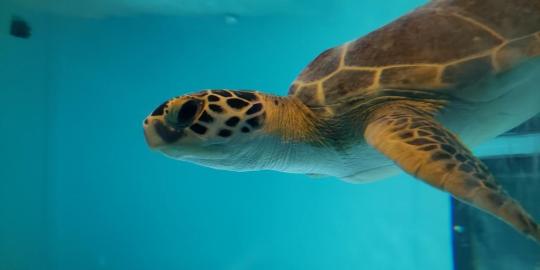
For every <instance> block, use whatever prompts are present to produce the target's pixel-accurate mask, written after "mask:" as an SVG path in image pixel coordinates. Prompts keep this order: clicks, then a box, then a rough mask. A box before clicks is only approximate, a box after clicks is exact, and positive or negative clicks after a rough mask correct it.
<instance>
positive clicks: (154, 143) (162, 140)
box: [143, 116, 185, 149]
mask: <svg viewBox="0 0 540 270" xmlns="http://www.w3.org/2000/svg"><path fill="white" fill-rule="evenodd" d="M143 130H144V138H145V139H146V143H147V144H148V146H149V147H150V148H151V149H159V148H161V147H163V146H166V145H169V144H172V143H174V142H176V141H178V140H180V139H181V138H182V137H184V136H185V133H184V131H183V130H177V129H174V128H170V127H168V126H166V125H165V124H164V123H163V121H162V120H160V119H156V118H153V117H151V116H150V117H148V118H147V119H145V121H144V124H143Z"/></svg>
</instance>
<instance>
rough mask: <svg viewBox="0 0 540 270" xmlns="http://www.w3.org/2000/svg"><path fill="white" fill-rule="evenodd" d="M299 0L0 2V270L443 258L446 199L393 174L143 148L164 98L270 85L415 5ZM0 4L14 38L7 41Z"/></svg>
mask: <svg viewBox="0 0 540 270" xmlns="http://www.w3.org/2000/svg"><path fill="white" fill-rule="evenodd" d="M313 3H314V4H313V10H311V11H310V12H298V13H295V12H292V13H291V14H275V15H273V14H266V15H264V16H262V15H261V16H255V15H254V16H245V15H242V16H235V15H234V14H218V15H197V16H187V15H184V16H172V15H170V16H158V15H138V16H119V17H109V18H76V17H69V16H59V15H50V14H42V13H39V12H37V11H31V10H18V9H16V8H13V7H10V6H7V4H6V6H5V7H2V4H1V3H0V10H3V13H2V15H3V16H2V17H0V19H1V20H2V22H1V23H0V26H1V27H2V28H1V32H0V131H1V133H0V149H1V150H0V151H1V153H2V155H0V164H1V169H0V269H1V270H4V269H9V270H11V269H66V270H74V269H77V270H84V269H131V270H136V269H163V270H165V269H182V270H184V269H186V270H187V269H198V270H202V269H231V270H232V269H258V270H263V269H313V270H315V269H404V270H407V269H439V270H445V269H451V268H452V262H451V256H452V254H451V243H450V242H451V239H450V238H451V237H450V214H449V198H448V196H447V195H445V194H443V193H441V192H439V191H436V190H434V189H432V188H430V187H428V186H426V185H424V184H422V183H420V182H418V181H416V180H413V179H411V178H410V177H408V176H405V175H401V176H399V177H395V178H393V179H390V180H386V181H381V182H375V183H372V184H367V185H352V184H348V183H344V182H341V181H339V180H337V179H311V178H308V177H306V176H302V175H291V174H282V173H275V172H250V173H236V172H225V171H217V170H212V169H208V168H203V167H199V166H196V165H192V164H188V163H182V162H178V161H174V160H170V159H167V158H165V157H163V156H161V155H159V154H158V153H155V152H151V151H150V150H149V149H148V148H147V146H146V145H145V142H144V138H143V135H142V128H141V122H142V120H143V119H144V117H145V116H146V115H147V114H149V113H150V112H151V111H152V110H153V109H154V108H155V107H156V106H157V105H158V104H160V103H161V102H162V101H164V100H166V99H168V98H170V97H172V96H177V95H180V94H183V93H188V92H191V91H195V90H198V89H202V88H220V87H226V88H242V89H259V90H263V91H267V92H271V93H275V94H282V95H285V94H286V92H287V89H288V85H289V83H290V82H291V81H292V80H293V79H294V77H295V76H296V75H297V74H298V73H299V72H300V70H301V69H302V68H303V67H304V65H306V64H307V63H308V62H309V61H310V60H311V59H312V58H314V57H315V56H317V54H318V53H319V52H321V51H322V50H323V49H326V48H328V47H332V46H336V45H339V44H341V43H343V42H346V41H348V40H351V39H354V38H356V37H358V36H361V35H363V34H366V33H368V32H369V31H371V30H374V29H376V28H378V27H380V26H381V25H383V24H385V23H387V22H389V21H391V20H393V19H395V18H396V17H398V16H400V15H402V14H404V13H405V12H407V11H410V10H411V9H413V8H414V7H416V6H418V5H420V4H422V3H423V1H417V0H414V1H413V0H408V1H403V0H391V1H384V2H379V1H352V0H351V1H345V0H344V1H335V2H329V1H320V2H318V1H317V2H313ZM81 8H84V7H81ZM11 10H13V12H16V13H18V14H22V15H24V18H25V19H26V20H28V21H29V23H30V24H31V26H32V32H33V35H32V37H31V38H30V39H15V38H13V37H11V36H9V35H8V33H7V30H6V29H7V25H8V22H9V19H10V17H9V15H10V12H11Z"/></svg>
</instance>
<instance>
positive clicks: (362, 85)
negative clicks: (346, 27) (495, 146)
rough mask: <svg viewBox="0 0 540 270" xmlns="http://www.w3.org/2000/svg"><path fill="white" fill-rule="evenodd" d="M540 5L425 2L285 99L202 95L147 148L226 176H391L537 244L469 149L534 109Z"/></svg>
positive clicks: (150, 135) (521, 214)
mask: <svg viewBox="0 0 540 270" xmlns="http://www.w3.org/2000/svg"><path fill="white" fill-rule="evenodd" d="M539 55H540V0H512V1H508V0H440V1H431V2H429V3H427V4H426V5H424V6H422V7H420V8H418V9H416V10H414V11H413V12H411V13H409V14H407V15H405V16H403V17H401V18H399V19H397V20H396V21H394V22H392V23H390V24H388V25H386V26H384V27H382V28H380V29H378V30H376V31H374V32H372V33H370V34H368V35H366V36H364V37H362V38H360V39H357V40H355V41H352V42H348V43H345V44H344V45H341V46H339V47H335V48H331V49H328V50H326V51H324V52H323V53H321V54H320V55H319V56H318V57H317V58H316V59H315V60H314V61H313V62H311V63H310V64H309V65H308V66H307V67H306V68H305V69H304V70H303V71H302V73H301V74H300V76H299V77H298V78H297V79H296V80H295V81H294V82H293V83H292V86H291V88H290V90H289V95H288V96H286V97H279V96H273V95H269V94H264V93H261V92H257V91H237V90H227V89H219V90H205V91H202V92H198V93H195V94H188V95H183V96H180V97H176V98H173V99H170V100H168V101H166V102H165V103H163V104H161V105H160V106H159V107H157V109H155V110H154V111H153V112H152V113H151V115H150V116H148V117H147V118H146V119H145V120H144V124H143V126H144V134H145V137H146V141H147V143H148V144H149V145H150V147H151V148H154V149H157V150H158V151H161V152H163V153H164V154H166V155H168V156H170V157H172V158H176V159H179V160H185V161H190V162H194V163H197V164H201V165H204V166H208V167H214V168H220V169H226V170H234V171H249V170H264V169H266V170H276V171H282V172H290V173H304V174H316V175H328V176H334V177H337V178H341V179H344V180H347V181H351V182H365V181H370V180H377V179H382V178H384V177H386V176H389V175H392V174H394V173H396V168H398V167H399V168H401V169H403V170H404V171H405V172H407V173H409V174H411V175H413V176H414V177H416V178H417V179H420V180H423V181H425V182H426V183H428V184H430V185H431V186H434V187H436V188H438V189H441V190H443V191H446V192H449V193H450V194H452V195H453V196H454V197H455V198H457V199H459V200H461V201H464V202H466V203H469V204H471V205H473V206H476V207H478V208H480V209H482V210H484V211H486V212H489V213H491V214H493V215H494V216H496V217H498V218H500V219H502V220H503V221H505V222H507V223H509V224H510V225H512V226H513V227H514V228H515V229H517V230H519V231H520V232H522V233H524V234H526V235H528V236H529V237H531V238H532V239H535V240H537V241H540V228H539V225H538V224H537V223H536V222H535V221H534V219H533V218H532V217H531V216H530V215H529V214H528V213H527V212H526V211H525V210H523V208H522V207H521V206H520V205H519V203H518V202H516V201H515V200H514V199H512V198H511V197H510V196H509V195H508V194H507V193H506V192H505V191H504V190H503V189H502V188H501V186H499V185H498V184H497V182H496V181H495V179H494V177H493V175H492V174H491V173H490V172H489V170H488V168H487V167H486V166H485V165H484V164H483V163H482V162H481V161H480V160H479V159H478V158H477V157H475V156H474V155H473V154H472V153H471V151H470V150H469V148H468V147H471V146H475V145H478V144H479V143H481V142H484V141H486V140H487V139H490V138H493V137H495V136H497V135H499V134H501V133H503V132H505V131H507V130H508V129H511V128H512V127H514V126H516V125H518V124H520V123H522V122H524V121H526V120H527V119H529V118H531V117H533V116H534V115H536V114H537V113H539V112H540V89H539V85H540V57H537V56H539Z"/></svg>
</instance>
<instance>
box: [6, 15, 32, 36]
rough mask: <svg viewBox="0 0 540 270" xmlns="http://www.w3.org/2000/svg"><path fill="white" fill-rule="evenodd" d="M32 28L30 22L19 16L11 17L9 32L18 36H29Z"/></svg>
mask: <svg viewBox="0 0 540 270" xmlns="http://www.w3.org/2000/svg"><path fill="white" fill-rule="evenodd" d="M31 31H32V28H30V26H29V25H28V23H27V22H26V21H25V20H23V19H21V18H18V17H13V19H11V26H10V31H9V33H10V34H11V35H12V36H14V37H18V38H29V37H30V35H31Z"/></svg>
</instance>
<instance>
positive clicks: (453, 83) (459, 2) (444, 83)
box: [289, 0, 540, 107]
mask: <svg viewBox="0 0 540 270" xmlns="http://www.w3.org/2000/svg"><path fill="white" fill-rule="evenodd" d="M538 55H540V1H538V0H512V1H509V0H477V1H471V0H440V1H433V2H431V3H429V4H427V5H425V6H423V7H421V8H419V9H417V10H415V11H413V12H412V13H410V14H408V15H405V16H403V17H401V18H399V19H397V20H396V21H394V22H392V23H390V24H388V25H386V26H384V27H382V28H380V29H379V30H376V31H374V32H372V33H370V34H368V35H367V36H365V37H363V38H360V39H357V40H355V41H352V42H349V43H346V44H344V45H342V46H339V47H335V48H332V49H328V50H326V51H324V52H323V53H321V54H320V55H319V56H318V57H317V58H316V59H315V60H314V61H313V62H311V63H310V64H309V65H308V66H307V67H306V68H305V69H304V70H303V72H302V73H301V74H300V75H299V77H298V78H297V79H296V80H295V81H294V82H293V84H292V86H291V88H290V90H289V95H292V96H296V97H298V98H299V99H300V100H302V101H303V102H304V103H305V104H306V105H308V106H311V107H319V106H326V105H331V104H341V102H342V101H343V100H344V99H348V98H351V97H359V96H362V95H366V96H367V95H368V94H369V93H377V92H378V91H379V90H381V89H407V90H425V91H436V90H439V89H446V90H448V91H450V92H451V91H452V89H456V88H462V87H464V86H466V85H469V84H472V83H474V82H476V81H478V80H480V79H482V78H484V77H485V76H488V75H493V74H497V73H500V72H505V71H507V70H509V69H511V68H513V67H515V66H516V65H517V64H519V63H521V62H523V61H525V60H527V59H530V58H532V57H535V56H538Z"/></svg>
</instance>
